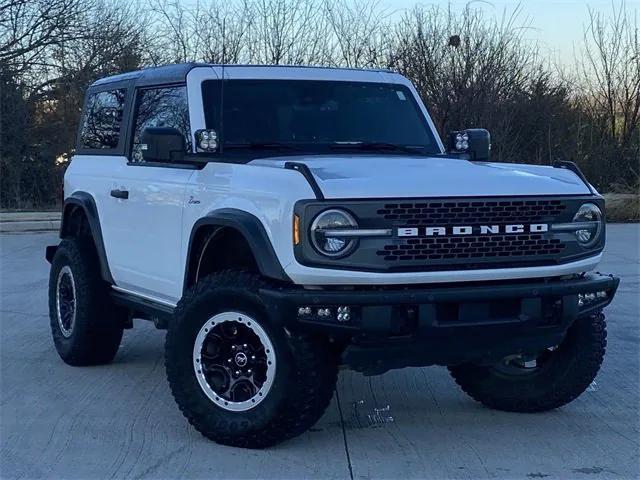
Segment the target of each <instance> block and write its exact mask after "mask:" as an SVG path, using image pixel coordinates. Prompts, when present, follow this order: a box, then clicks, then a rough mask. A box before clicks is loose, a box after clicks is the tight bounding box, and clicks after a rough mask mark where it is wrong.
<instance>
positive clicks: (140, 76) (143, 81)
mask: <svg viewBox="0 0 640 480" xmlns="http://www.w3.org/2000/svg"><path fill="white" fill-rule="evenodd" d="M219 66H221V65H220V64H214V63H196V62H190V63H175V64H172V65H163V66H160V67H150V68H145V69H143V70H137V71H134V72H127V73H121V74H118V75H112V76H110V77H104V78H101V79H99V80H96V81H95V82H93V83H92V84H91V87H100V86H103V85H107V84H109V83H115V82H120V81H125V80H135V83H136V86H146V85H163V84H171V83H184V82H185V81H186V79H187V74H188V73H189V72H190V71H191V70H192V69H194V68H195V67H219ZM226 66H227V67H273V68H325V69H334V70H368V71H374V72H375V71H378V72H389V73H393V72H392V70H386V69H383V68H380V69H361V68H344V67H314V66H304V65H236V64H233V65H231V64H228V65H226Z"/></svg>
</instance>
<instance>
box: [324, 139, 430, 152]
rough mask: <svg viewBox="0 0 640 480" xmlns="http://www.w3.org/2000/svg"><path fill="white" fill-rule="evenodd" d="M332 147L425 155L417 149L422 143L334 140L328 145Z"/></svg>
mask: <svg viewBox="0 0 640 480" xmlns="http://www.w3.org/2000/svg"><path fill="white" fill-rule="evenodd" d="M329 148H334V149H350V148H351V149H358V150H371V151H379V150H395V151H397V152H406V153H411V154H413V155H425V154H424V153H423V152H420V151H418V149H421V148H424V147H423V146H422V145H398V144H396V143H386V142H334V143H332V144H330V145H329Z"/></svg>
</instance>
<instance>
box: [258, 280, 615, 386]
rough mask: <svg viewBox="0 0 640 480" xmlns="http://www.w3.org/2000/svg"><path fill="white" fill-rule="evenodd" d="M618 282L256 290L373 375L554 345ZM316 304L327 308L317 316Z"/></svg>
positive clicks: (274, 310)
mask: <svg viewBox="0 0 640 480" xmlns="http://www.w3.org/2000/svg"><path fill="white" fill-rule="evenodd" d="M618 284H619V279H618V278H616V277H614V276H611V275H602V274H598V273H594V274H586V275H580V276H573V277H571V278H564V279H558V278H556V279H547V280H527V281H517V280H515V281H510V282H492V283H488V282H483V283H468V284H463V285H462V286H461V285H460V284H455V285H450V284H449V285H438V286H420V287H384V288H377V287H368V288H362V287H360V288H351V289H344V288H343V289H337V288H332V289H320V290H306V289H303V288H291V287H281V288H269V289H263V290H262V291H261V292H260V293H261V297H262V298H263V299H264V301H265V302H266V303H267V305H268V307H269V313H270V315H271V316H272V317H273V318H272V320H274V321H278V322H281V323H283V324H284V325H285V326H286V327H287V328H289V329H290V330H293V331H296V330H297V331H318V332H325V333H327V334H329V335H330V336H332V337H333V338H335V339H336V341H338V342H344V344H345V345H346V348H345V350H344V352H343V354H342V361H343V363H344V364H346V365H348V366H350V367H351V368H353V369H355V370H358V371H362V372H365V373H371V374H373V373H381V372H384V371H386V370H388V369H390V368H401V367H405V366H412V365H413V366H424V365H432V364H439V365H454V364H459V363H462V362H468V361H473V362H486V363H494V362H496V361H498V360H500V359H501V358H504V357H505V356H507V355H511V354H516V353H527V352H531V353H534V352H536V351H539V350H541V349H543V348H546V347H550V346H554V345H557V344H559V343H560V342H561V341H562V340H563V338H564V336H565V334H566V332H567V329H568V328H569V327H570V326H571V324H572V323H573V322H574V321H575V320H576V319H577V318H579V317H581V316H586V315H589V314H590V313H592V312H594V311H596V310H599V309H601V308H603V307H605V306H607V305H608V304H609V303H611V301H612V300H613V297H614V295H615V292H616V290H617V288H618ZM598 293H599V294H598ZM590 294H594V295H590ZM307 307H308V308H307ZM338 307H343V308H344V307H348V308H349V317H350V318H349V321H342V322H340V321H338V318H337V310H338ZM300 309H303V310H302V313H300ZM319 309H322V310H325V311H324V312H323V313H325V314H324V315H318V314H317V312H318V310H319ZM326 309H328V310H329V312H330V314H329V315H326ZM309 310H310V311H311V313H305V312H307V311H309Z"/></svg>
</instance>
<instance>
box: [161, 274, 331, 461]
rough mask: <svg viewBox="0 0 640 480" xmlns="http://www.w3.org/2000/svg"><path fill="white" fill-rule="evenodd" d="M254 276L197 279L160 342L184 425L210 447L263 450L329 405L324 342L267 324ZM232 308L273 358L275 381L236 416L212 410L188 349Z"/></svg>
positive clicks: (307, 425) (292, 434) (293, 433)
mask: <svg viewBox="0 0 640 480" xmlns="http://www.w3.org/2000/svg"><path fill="white" fill-rule="evenodd" d="M266 285H267V283H266V281H265V280H264V279H262V278H261V277H260V276H259V275H256V274H252V273H246V272H239V271H232V270H230V271H223V272H220V273H217V274H214V275H211V276H208V277H205V278H203V279H202V280H200V281H199V282H198V283H197V284H196V285H195V286H194V287H193V288H191V289H190V290H189V291H187V292H186V293H185V295H184V297H183V298H182V300H181V301H180V302H179V303H178V306H177V308H176V311H175V315H174V318H173V319H172V321H171V323H170V325H169V329H168V332H167V337H166V342H165V365H166V372H167V379H168V380H169V385H170V387H171V392H172V394H173V397H174V398H175V401H176V403H177V404H178V406H179V407H180V410H181V411H182V413H183V414H184V416H185V417H186V418H187V420H188V421H189V423H191V425H193V426H194V427H195V429H196V430H198V431H199V432H200V433H201V434H202V435H204V436H205V437H207V438H208V439H210V440H213V441H215V442H217V443H220V444H224V445H230V446H236V447H244V448H266V447H269V446H272V445H275V444H277V443H280V442H282V441H285V440H287V439H290V438H293V437H295V436H298V435H300V434H302V433H303V432H305V431H306V430H308V429H309V428H310V427H311V426H313V425H314V424H315V423H316V422H317V421H318V419H319V418H320V417H321V416H322V414H323V413H324V411H325V410H326V408H327V407H328V405H329V402H330V401H331V398H332V396H333V392H334V390H335V385H336V380H337V371H338V370H337V360H336V356H335V353H334V351H333V350H332V349H330V348H329V344H328V342H327V341H326V340H325V339H323V338H319V337H314V336H311V335H298V334H293V333H289V332H287V331H285V329H284V328H283V327H281V326H279V325H276V324H272V323H271V322H270V321H269V316H268V314H267V308H266V306H265V305H264V303H263V302H262V300H261V299H260V296H259V295H258V291H259V289H260V288H261V287H263V286H266ZM227 311H235V312H239V313H243V314H246V315H248V316H251V317H252V318H254V319H255V321H256V322H257V323H259V324H260V326H261V327H262V328H263V329H264V330H265V331H266V333H267V334H268V336H269V338H270V340H271V342H272V343H273V348H274V350H275V354H276V359H277V362H276V365H277V368H276V372H275V379H274V381H273V384H272V386H271V389H270V390H269V392H268V393H267V396H266V397H265V398H264V400H263V401H261V403H259V404H258V405H256V406H255V407H253V408H251V409H249V410H246V411H240V412H231V411H228V410H225V409H223V408H221V407H220V406H218V405H216V404H215V403H214V402H213V401H212V400H210V399H209V398H208V397H207V396H206V395H205V393H204V392H203V390H202V388H201V387H200V385H199V383H198V380H197V378H196V375H195V373H194V367H193V358H192V355H193V349H194V342H195V338H196V335H197V333H198V331H199V330H200V328H201V327H202V326H203V325H204V324H205V323H206V322H207V321H208V320H209V319H210V318H211V317H213V316H214V315H216V314H218V313H221V312H227Z"/></svg>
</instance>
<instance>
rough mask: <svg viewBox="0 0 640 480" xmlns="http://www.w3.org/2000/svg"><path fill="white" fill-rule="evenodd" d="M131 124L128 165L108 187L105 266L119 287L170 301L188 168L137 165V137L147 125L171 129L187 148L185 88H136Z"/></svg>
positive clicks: (176, 292)
mask: <svg viewBox="0 0 640 480" xmlns="http://www.w3.org/2000/svg"><path fill="white" fill-rule="evenodd" d="M132 125H133V133H132V142H131V148H130V149H129V152H128V160H129V161H128V162H127V164H126V165H125V166H123V167H122V168H120V169H118V173H119V175H117V176H116V177H114V178H113V183H112V185H111V186H110V189H111V190H110V198H109V199H108V200H109V201H110V202H111V206H110V209H109V210H110V214H109V218H110V222H111V225H110V232H109V237H110V239H109V241H110V242H111V244H112V245H117V248H112V249H111V252H110V255H109V257H110V258H109V266H110V268H111V272H112V275H113V278H114V280H115V282H116V285H117V286H118V287H119V288H123V289H125V290H128V291H130V292H131V293H138V294H142V295H146V296H149V297H152V298H154V299H156V300H161V301H166V302H169V303H175V302H176V301H177V300H178V299H179V298H180V297H181V296H182V280H183V279H182V278H181V275H180V273H181V272H182V271H183V266H182V265H180V261H181V260H180V258H181V254H180V252H181V244H182V212H183V208H184V204H185V188H186V185H187V183H188V181H189V178H190V176H191V175H192V174H193V170H192V169H189V168H186V167H187V166H186V165H180V164H164V163H155V162H145V161H143V160H142V155H141V153H142V152H141V147H140V136H141V133H142V131H143V130H144V129H145V128H147V127H173V128H177V129H178V130H180V131H181V132H183V133H184V135H185V140H186V144H187V149H188V150H190V148H191V147H190V143H191V140H190V130H189V117H188V107H187V96H186V88H185V87H184V86H171V87H162V88H147V89H140V90H138V91H137V92H136V100H135V107H134V117H133V121H132ZM114 192H115V195H114Z"/></svg>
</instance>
